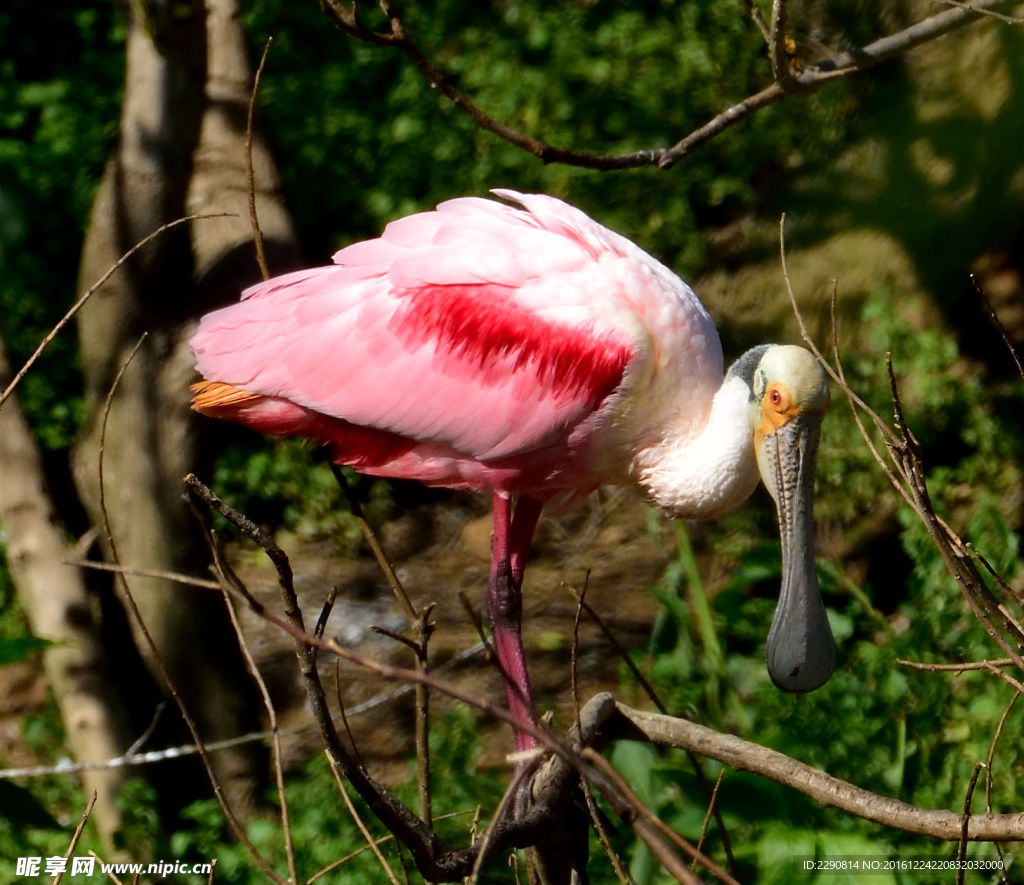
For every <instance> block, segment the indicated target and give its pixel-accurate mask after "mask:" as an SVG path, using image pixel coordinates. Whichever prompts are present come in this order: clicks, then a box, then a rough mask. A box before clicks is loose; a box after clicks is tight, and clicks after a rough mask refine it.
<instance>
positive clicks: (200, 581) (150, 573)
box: [63, 559, 220, 590]
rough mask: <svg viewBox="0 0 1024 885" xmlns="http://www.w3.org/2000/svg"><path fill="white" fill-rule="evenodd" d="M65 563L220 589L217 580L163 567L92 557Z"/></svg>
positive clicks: (68, 560) (64, 561)
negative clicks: (108, 560)
mask: <svg viewBox="0 0 1024 885" xmlns="http://www.w3.org/2000/svg"><path fill="white" fill-rule="evenodd" d="M63 563H64V565H70V566H75V567H76V568H91V569H96V570H97V571H101V572H116V573H117V574H121V575H132V576H134V577H139V578H160V579H161V580H164V581H173V582H174V583H175V584H184V585H185V586H187V587H200V588H202V589H203V590H220V584H218V583H217V582H216V581H208V580H205V579H204V578H195V577H193V576H192V575H183V574H181V573H180V572H169V571H165V570H163V569H154V568H128V567H127V566H122V565H113V564H112V563H109V562H96V561H94V560H92V559H65V560H63Z"/></svg>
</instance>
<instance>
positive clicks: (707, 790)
mask: <svg viewBox="0 0 1024 885" xmlns="http://www.w3.org/2000/svg"><path fill="white" fill-rule="evenodd" d="M568 590H569V592H570V593H571V594H572V595H573V597H575V598H576V600H577V602H578V603H579V605H580V607H581V608H582V609H583V610H584V611H585V612H586V613H587V614H588V615H590V617H591V618H592V619H593V621H594V623H595V624H597V626H598V627H599V628H600V630H601V632H602V633H603V634H604V635H605V638H606V639H607V640H608V641H609V642H610V643H611V644H612V647H613V648H614V649H615V650H616V651H617V652H618V653H619V657H620V658H622V660H623V661H624V662H625V664H626V666H627V667H628V668H629V670H630V672H631V673H632V674H633V676H634V677H635V678H636V680H637V682H639V683H640V686H641V687H642V688H643V690H644V691H645V692H646V693H647V696H648V697H649V698H650V699H651V701H652V703H653V704H654V706H655V707H657V708H658V711H659V712H660V713H664V714H665V715H668V709H667V708H666V707H665V705H664V704H663V703H662V700H661V698H660V697H658V693H657V692H656V691H655V690H654V686H653V685H651V683H650V682H648V681H647V679H646V678H645V677H644V675H643V673H641V672H640V668H639V667H638V666H637V665H636V663H635V662H634V661H633V658H632V657H630V655H629V652H627V651H626V649H625V648H623V646H622V643H620V642H619V641H618V639H616V638H615V634H614V633H612V631H611V629H610V628H609V627H608V625H607V624H605V622H604V620H603V619H602V618H601V616H600V615H599V614H598V613H597V612H596V611H594V609H593V608H592V607H591V606H590V604H589V603H587V602H586V601H585V600H584V599H583V598H582V596H581V595H580V594H578V593H577V592H576V590H575V589H574V588H572V587H569V588H568ZM686 758H687V759H688V760H689V761H690V765H691V766H692V767H693V771H694V774H695V775H696V776H697V781H698V782H699V783H700V787H701V789H702V790H703V791H704V796H705V798H706V799H707V801H708V803H709V805H710V806H711V807H712V808H714V809H715V822H716V823H717V824H718V832H719V833H720V834H721V836H722V847H723V848H724V849H725V856H726V859H727V860H728V863H729V871H730V872H731V873H732V875H733V877H736V876H738V875H739V867H738V865H737V863H736V857H735V855H734V854H733V850H732V839H731V838H730V837H729V831H728V829H726V826H725V819H724V818H723V817H722V812H721V810H720V809H719V808H718V806H717V805H715V804H714V803H712V802H711V796H712V792H711V784H709V783H708V778H707V775H706V774H704V767H703V766H702V765H701V764H700V759H698V758H697V756H696V755H695V754H694V753H692V752H690V751H689V750H687V751H686Z"/></svg>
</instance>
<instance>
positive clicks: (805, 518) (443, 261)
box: [192, 190, 835, 749]
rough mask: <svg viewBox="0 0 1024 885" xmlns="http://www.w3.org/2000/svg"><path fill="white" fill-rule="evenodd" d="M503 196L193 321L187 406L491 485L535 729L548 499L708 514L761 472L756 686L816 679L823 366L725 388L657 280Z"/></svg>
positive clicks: (513, 678) (718, 367)
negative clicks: (776, 592)
mask: <svg viewBox="0 0 1024 885" xmlns="http://www.w3.org/2000/svg"><path fill="white" fill-rule="evenodd" d="M494 193H495V194H497V195H498V196H500V197H504V198H505V199H507V200H510V201H514V202H516V203H519V204H520V205H521V206H523V207H524V208H523V209H518V208H513V207H512V206H509V205H506V204H503V203H497V202H495V201H492V200H485V199H479V198H472V197H470V198H463V199H456V200H451V201H449V202H446V203H442V204H441V205H440V206H438V207H437V210H436V211H433V212H424V213H422V214H418V215H412V216H409V217H407V218H403V219H401V220H399V221H394V222H392V223H391V224H389V225H388V226H387V228H386V229H385V230H384V233H383V235H382V236H381V237H380V238H379V239H376V240H370V241H367V242H362V243H356V244H355V245H352V246H348V247H347V248H345V249H342V250H341V251H340V252H338V253H337V254H336V255H335V256H334V264H333V265H332V266H329V267H318V268H314V269H312V270H303V271H299V272H297V273H290V274H286V275H284V276H281V277H277V278H276V279H271V280H268V281H267V282H264V283H261V284H259V285H257V286H253V287H252V288H250V289H248V290H246V291H245V293H243V295H242V300H241V301H240V302H239V303H238V304H234V305H231V306H229V307H226V308H224V309H222V310H218V311H215V312H213V313H211V314H209V315H207V316H206V317H204V318H203V320H202V322H201V323H200V326H199V331H198V332H197V333H196V335H195V337H194V338H193V339H192V350H193V353H194V354H195V357H196V363H197V368H198V370H199V372H200V373H201V374H202V375H203V376H204V377H205V378H206V379H207V380H205V381H203V382H201V383H199V384H197V385H195V387H194V391H195V399H194V401H193V408H195V409H196V410H198V411H200V412H202V413H204V414H206V415H213V416H216V417H220V418H229V419H232V420H235V421H239V422H241V423H242V424H245V425H248V426H249V427H251V428H254V429H255V430H258V431H262V432H264V433H271V434H288V435H300V436H306V437H311V438H312V439H314V440H316V441H318V442H320V443H322V444H323V445H325V446H326V447H327V449H328V451H329V454H330V457H331V458H332V459H333V460H334V461H335V462H336V463H338V464H345V465H349V466H351V467H353V468H355V469H356V470H359V471H361V472H363V473H367V474H371V475H374V476H385V477H395V478H406V479H415V480H419V481H420V482H424V483H427V484H429V485H434V486H447V487H450V488H464V489H478V490H489V491H490V492H491V493H492V496H493V501H494V536H493V557H492V562H491V571H490V582H489V587H488V592H487V607H488V611H489V614H490V618H491V622H492V627H493V635H494V643H495V646H496V651H497V655H498V658H499V661H500V663H501V665H502V668H503V670H504V672H505V674H506V683H507V684H506V694H507V696H508V703H509V707H510V709H511V711H512V712H513V713H514V714H516V715H517V716H518V717H521V718H524V719H530V718H531V717H532V715H533V714H532V710H531V701H530V685H529V678H528V675H527V670H526V663H525V660H524V657H523V647H522V641H521V637H520V614H521V595H520V591H521V587H522V581H523V569H524V566H525V564H526V557H527V553H528V551H529V546H530V540H531V538H532V536H533V532H534V528H535V527H536V524H537V519H538V517H539V516H540V512H541V508H542V507H543V506H544V504H545V503H547V502H558V503H569V502H572V501H573V500H575V499H578V498H581V497H583V496H585V495H586V494H588V493H589V492H591V491H593V490H594V489H596V488H597V487H598V486H601V485H603V484H605V483H620V484H621V483H632V484H634V485H638V486H639V487H640V488H641V489H642V490H643V491H644V492H645V493H646V494H647V495H648V496H649V497H650V498H651V499H652V500H653V501H654V502H655V503H657V504H658V505H659V506H660V507H662V508H663V509H664V510H666V511H667V512H668V513H670V514H671V515H673V516H676V517H685V518H688V519H698V518H699V519H703V518H709V517H714V516H718V515H719V514H722V513H724V512H725V511H727V510H730V509H731V508H733V507H735V506H737V505H738V504H740V503H741V502H742V501H743V500H745V499H746V498H747V497H748V496H749V495H750V493H751V492H752V491H753V489H754V487H755V485H756V484H757V479H758V473H759V472H760V476H761V478H762V479H763V480H764V483H765V485H766V486H767V487H768V490H769V492H771V494H772V496H773V497H774V499H775V502H776V504H777V507H778V515H779V525H780V532H781V539H782V550H783V555H782V565H783V574H782V590H781V595H780V597H779V603H778V607H777V609H776V612H775V616H774V619H773V621H772V626H771V630H770V632H769V634H768V640H767V663H768V672H769V673H770V675H771V678H772V679H773V680H774V682H775V683H776V685H778V686H779V687H780V688H783V689H785V690H787V691H794V692H801V691H810V690H812V689H814V688H817V687H818V686H820V685H822V684H823V683H824V682H825V681H826V680H827V679H828V677H829V676H830V675H831V673H832V668H833V666H834V661H835V645H834V643H833V639H832V633H831V630H830V629H829V624H828V619H827V617H826V614H825V608H824V605H823V603H822V600H821V595H820V592H819V590H818V585H817V580H816V578H815V571H814V554H813V539H812V506H813V505H812V492H813V481H814V466H815V459H816V453H817V447H818V436H819V431H820V426H821V419H822V415H823V413H824V411H825V408H826V406H827V404H828V400H829V393H828V384H827V381H826V379H825V375H824V373H823V372H822V371H821V368H820V367H819V366H818V364H817V362H816V361H815V360H814V358H813V357H812V356H811V354H809V353H808V352H807V351H806V350H804V349H803V348H800V347H793V346H779V345H764V346H761V347H756V348H754V349H753V350H750V351H748V352H747V353H745V354H744V355H743V356H742V357H740V358H739V359H738V360H737V361H736V362H735V363H734V364H733V365H732V367H731V368H730V369H729V371H728V372H723V358H722V347H721V343H720V341H719V338H718V334H717V333H716V331H715V327H714V324H713V323H712V320H711V317H710V316H709V315H708V313H707V311H706V310H705V309H704V306H703V305H702V304H701V303H700V301H699V300H698V299H697V296H696V295H695V294H694V293H693V291H692V290H691V289H690V288H689V287H688V286H687V285H686V284H685V283H684V282H683V281H682V280H681V279H679V277H677V276H676V275H675V274H674V273H672V272H671V271H670V270H669V269H668V268H666V267H665V266H663V265H662V264H660V263H659V262H658V261H656V260H655V259H654V258H652V257H651V256H650V255H648V254H646V253H645V252H643V251H642V250H641V249H640V248H639V247H638V246H636V245H634V244H633V243H631V242H630V241H629V240H627V239H625V238H624V237H621V236H619V235H618V234H616V233H613V232H612V231H610V230H608V229H606V228H604V227H602V226H601V225H600V224H598V223H597V222H595V221H594V220H592V219H591V218H589V217H588V216H587V215H585V214H584V213H583V212H581V211H579V210H578V209H575V208H573V207H572V206H569V205H567V204H566V203H563V202H561V201H560V200H557V199H554V198H553V197H548V196H542V195H536V194H532V195H528V194H519V193H516V192H514V191H510V190H496V191H494ZM514 496H515V497H517V501H516V504H515V512H514V515H513V497H514ZM508 683H511V684H508ZM516 743H517V746H518V747H519V748H520V749H524V748H526V747H530V746H532V745H533V740H532V739H531V738H529V737H528V736H527V735H525V734H523V733H519V734H517V737H516Z"/></svg>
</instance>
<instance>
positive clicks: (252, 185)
mask: <svg viewBox="0 0 1024 885" xmlns="http://www.w3.org/2000/svg"><path fill="white" fill-rule="evenodd" d="M273 42H274V38H273V37H267V44H266V46H264V47H263V55H262V56H261V57H260V63H259V67H257V68H256V76H255V77H254V78H253V81H252V94H251V95H250V96H249V114H248V117H247V118H246V121H245V173H246V176H247V177H248V179H249V220H250V222H251V223H252V240H253V242H254V243H255V244H256V261H257V262H258V263H259V266H260V274H261V275H262V276H263V279H265V280H268V279H270V268H269V267H268V266H267V253H266V252H264V250H263V231H261V230H260V221H259V216H258V215H257V214H256V173H255V171H254V170H253V166H252V121H253V116H254V115H255V111H256V95H257V93H258V92H259V91H260V77H262V76H263V66H264V65H265V64H266V63H267V53H269V52H270V44H271V43H273ZM296 885H297V883H296Z"/></svg>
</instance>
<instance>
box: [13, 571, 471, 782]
mask: <svg viewBox="0 0 1024 885" xmlns="http://www.w3.org/2000/svg"><path fill="white" fill-rule="evenodd" d="M128 574H130V572H128ZM211 583H212V582H211ZM216 589H218V590H219V589H220V585H219V584H218V585H217V588H216ZM485 650H486V649H485V647H484V645H483V643H477V644H476V645H474V646H471V647H470V648H467V649H466V650H464V651H461V652H459V653H458V654H457V655H455V656H453V657H452V658H450V659H449V660H447V661H445V663H444V664H442V665H441V666H440V667H438V668H437V670H436V671H435V672H436V673H437V674H441V673H444V672H446V671H448V670H450V669H454V668H455V667H457V666H459V665H460V664H462V663H464V662H465V661H467V660H470V659H471V658H474V657H476V656H477V655H479V654H481V653H482V652H484V651H485ZM413 688H414V686H412V685H399V686H398V687H397V688H394V689H392V690H391V691H386V692H382V693H381V694H379V695H375V696H374V697H372V698H370V699H368V700H365V701H363V702H362V703H361V704H356V705H355V706H354V707H352V708H351V709H348V710H347V711H343V712H344V713H346V714H347V715H348V716H359V715H361V714H363V713H367V712H369V711H370V710H373V709H376V708H377V707H379V706H381V705H382V704H386V703H389V702H391V701H395V700H397V699H398V698H400V697H404V696H405V695H407V694H410V693H411V692H412V691H413ZM316 727H317V725H316V723H303V724H301V725H293V726H291V727H290V728H282V729H280V733H281V734H282V735H293V734H301V733H302V732H304V731H309V730H311V729H314V728H316ZM270 737H272V734H271V732H269V731H255V732H252V733H251V734H243V735H239V736H238V737H233V738H225V739H224V740H221V741H210V742H209V743H207V744H204V749H205V750H206V751H207V752H208V753H215V752H217V751H218V750H228V749H231V748H232V747H238V746H241V745H243V744H251V743H256V742H258V741H265V740H267V739H268V738H270ZM140 741H141V738H140ZM140 741H136V744H138V743H139V742H140ZM198 752H199V748H198V747H197V746H196V745H195V744H185V745H183V746H180V747H167V748H166V749H163V750H149V751H147V752H145V753H139V752H137V751H136V752H135V753H131V754H125V755H124V756H118V757H117V758H114V759H107V760H105V761H103V762H63V763H59V764H57V765H33V766H28V767H24V768H0V780H14V779H16V778H23V777H50V776H52V775H59V774H78V773H80V772H83V771H99V770H102V769H107V768H124V767H126V766H129V765H151V764H153V763H155V762H166V761H167V760H168V759H177V758H179V757H181V756H193V755H195V754H197V753H198Z"/></svg>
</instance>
